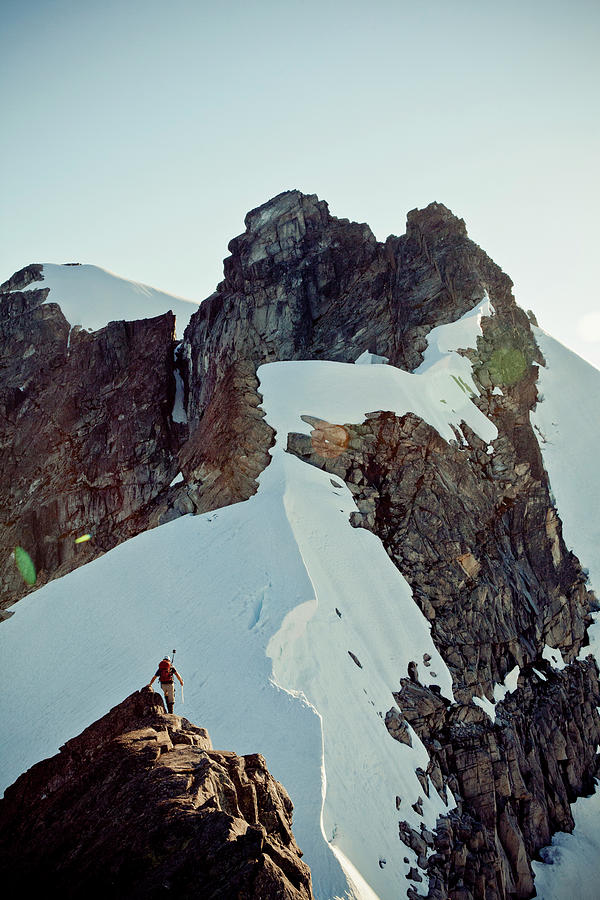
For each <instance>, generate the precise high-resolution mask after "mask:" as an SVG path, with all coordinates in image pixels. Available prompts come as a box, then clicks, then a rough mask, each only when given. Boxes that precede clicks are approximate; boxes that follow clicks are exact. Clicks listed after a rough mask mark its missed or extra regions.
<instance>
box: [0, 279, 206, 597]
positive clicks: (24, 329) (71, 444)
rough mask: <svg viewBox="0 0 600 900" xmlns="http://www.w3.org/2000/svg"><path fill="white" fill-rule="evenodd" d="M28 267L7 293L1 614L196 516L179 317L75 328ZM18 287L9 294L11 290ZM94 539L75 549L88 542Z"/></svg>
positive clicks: (2, 352)
mask: <svg viewBox="0 0 600 900" xmlns="http://www.w3.org/2000/svg"><path fill="white" fill-rule="evenodd" d="M39 268H40V267H35V266H32V267H28V268H27V269H25V270H23V271H22V272H20V273H18V274H17V275H16V276H14V277H13V279H11V280H10V281H9V282H7V283H6V284H5V285H3V286H2V287H3V288H4V289H5V291H4V292H3V293H1V292H0V372H1V375H2V377H1V381H0V422H1V431H0V454H1V456H2V472H1V476H0V501H1V502H0V507H1V509H2V516H1V524H2V535H1V539H0V567H1V568H2V573H3V574H2V581H1V585H0V607H2V606H8V605H9V604H10V603H12V602H14V600H16V599H18V598H19V597H21V596H22V595H23V593H25V592H26V590H27V586H26V585H25V584H24V582H23V580H22V579H21V577H20V575H19V572H18V570H17V568H16V566H14V565H11V564H10V560H9V555H10V553H11V552H12V550H13V548H14V547H15V546H23V547H24V548H25V550H27V552H28V553H29V554H30V555H31V557H32V559H33V561H34V563H35V566H36V569H37V573H38V578H37V584H36V586H39V585H41V584H43V583H44V582H45V581H47V580H49V579H50V578H53V577H56V576H57V575H61V574H64V573H65V572H67V571H69V570H70V569H72V568H74V567H76V566H78V565H81V564H82V563H83V562H88V561H89V560H90V559H92V558H93V557H94V556H97V555H99V554H101V553H104V552H105V551H107V550H109V549H111V548H112V547H114V546H116V544H118V543H120V542H121V541H123V540H125V539H127V538H129V537H131V536H132V535H134V534H138V533H139V532H140V531H143V530H145V529H147V528H149V527H152V526H153V525H155V524H157V523H158V522H159V521H161V518H165V517H168V514H169V510H171V509H173V508H175V510H176V511H177V510H179V512H178V513H177V514H181V512H189V511H191V510H193V508H194V507H193V504H192V502H191V501H190V500H189V498H188V497H187V496H186V488H185V485H175V486H173V488H170V483H171V481H172V480H173V478H174V476H175V475H176V474H177V472H178V470H179V464H178V461H177V450H178V448H179V445H180V443H181V440H182V439H183V438H184V437H185V434H186V429H185V426H184V425H179V424H177V423H174V422H173V421H172V419H171V411H172V408H173V401H174V397H175V381H174V372H173V346H174V317H173V315H172V314H169V313H166V314H165V315H164V316H159V317H157V318H154V319H144V320H140V321H137V322H111V323H110V324H109V325H107V326H106V327H105V328H102V329H100V330H99V331H96V332H93V333H88V332H86V331H85V330H83V329H78V328H74V329H71V327H70V325H69V323H68V322H67V321H66V319H65V317H64V315H63V314H62V312H61V310H60V307H59V306H58V305H57V304H55V303H49V302H45V300H46V297H47V295H48V289H47V288H43V287H42V286H41V285H42V284H43V282H40V288H36V287H35V283H36V282H33V281H32V279H35V278H36V276H39V272H38V269H39ZM15 285H16V286H17V287H19V288H20V287H23V288H26V289H23V290H16V289H15V290H11V287H14V286H15ZM85 533H91V535H92V540H90V541H89V542H87V543H83V544H79V545H77V544H75V539H76V538H77V537H79V536H81V535H82V534H85Z"/></svg>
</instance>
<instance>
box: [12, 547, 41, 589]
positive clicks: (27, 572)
mask: <svg viewBox="0 0 600 900" xmlns="http://www.w3.org/2000/svg"><path fill="white" fill-rule="evenodd" d="M15 562H16V564H17V569H18V570H19V572H20V573H21V575H22V576H23V580H24V581H26V582H27V584H35V579H36V577H37V576H36V573H35V566H34V564H33V560H32V558H31V557H30V555H29V553H28V552H27V550H24V549H23V548H22V547H15Z"/></svg>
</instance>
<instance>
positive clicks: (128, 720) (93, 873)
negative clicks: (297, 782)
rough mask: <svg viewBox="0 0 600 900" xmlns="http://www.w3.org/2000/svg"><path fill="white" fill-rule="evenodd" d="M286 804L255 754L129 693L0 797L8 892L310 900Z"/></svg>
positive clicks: (145, 695) (0, 857)
mask: <svg viewBox="0 0 600 900" xmlns="http://www.w3.org/2000/svg"><path fill="white" fill-rule="evenodd" d="M291 821H292V803H291V801H290V799H289V797H288V795H287V794H286V792H285V790H284V789H283V787H282V786H281V785H280V784H278V782H276V781H275V780H274V779H273V778H272V777H271V776H270V775H269V772H268V770H267V768H266V764H265V760H264V759H263V757H262V756H260V755H259V754H253V755H251V756H243V757H239V756H236V755H235V754H234V753H230V752H227V751H216V750H213V749H212V745H211V742H210V738H209V737H208V734H207V732H206V731H205V730H204V729H203V728H198V727H197V726H195V725H192V724H191V723H190V722H188V721H187V720H186V719H183V718H180V717H179V716H176V715H168V714H166V713H165V710H164V704H163V701H162V699H161V698H160V696H159V695H158V694H155V693H153V692H152V689H151V688H150V689H144V690H143V691H140V692H138V693H135V694H132V695H131V696H130V697H128V698H127V699H126V700H124V701H123V703H121V704H120V705H119V706H116V707H115V708H114V709H112V710H111V711H110V712H109V713H108V714H107V715H106V716H104V717H103V718H102V719H100V720H99V721H97V722H95V723H94V724H93V725H91V726H90V727H89V728H87V729H86V730H85V731H84V732H83V733H82V734H81V735H79V737H77V738H74V739H73V740H70V741H68V742H67V743H66V744H65V746H64V747H62V748H61V751H60V753H59V754H58V755H57V756H55V757H53V758H52V759H48V760H44V761H43V762H41V763H38V764H37V765H35V766H33V768H32V769H30V770H29V771H28V772H27V773H25V774H24V775H22V776H21V777H20V778H19V779H18V780H17V781H16V782H15V784H14V785H12V787H10V788H9V789H8V790H7V791H6V794H5V799H4V800H0V871H1V872H2V876H3V885H4V886H5V888H6V889H8V888H10V887H12V888H14V889H19V890H24V889H27V888H29V889H31V890H36V889H37V890H41V889H42V888H43V889H44V891H45V892H46V893H47V892H48V890H50V891H51V892H52V893H58V892H59V891H60V894H61V896H65V897H82V896H94V897H95V896H106V895H108V894H109V893H110V894H111V895H112V896H116V897H140V898H141V897H163V896H167V895H168V896H170V895H173V896H177V897H184V898H185V897H189V898H191V897H214V898H222V900H230V898H232V897H239V898H244V900H246V898H247V900H250V898H255V900H264V898H265V897H269V898H281V900H310V898H312V896H313V894H312V889H311V878H310V871H309V869H308V867H307V866H306V865H305V864H304V863H303V862H302V860H301V858H300V857H301V855H302V854H301V852H300V850H299V848H298V846H297V845H296V842H295V840H294V837H293V835H292V831H291Z"/></svg>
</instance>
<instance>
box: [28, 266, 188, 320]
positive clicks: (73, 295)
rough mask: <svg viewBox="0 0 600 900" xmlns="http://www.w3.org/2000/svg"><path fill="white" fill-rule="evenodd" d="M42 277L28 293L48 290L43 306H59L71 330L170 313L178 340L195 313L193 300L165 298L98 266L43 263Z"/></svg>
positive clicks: (157, 292)
mask: <svg viewBox="0 0 600 900" xmlns="http://www.w3.org/2000/svg"><path fill="white" fill-rule="evenodd" d="M42 275H43V282H38V281H36V282H34V283H33V284H31V285H30V286H29V290H33V289H34V288H50V293H49V294H48V298H47V300H46V303H58V304H59V306H60V308H61V309H62V311H63V315H64V317H65V319H66V320H67V321H68V322H69V323H70V324H71V325H72V326H75V325H80V326H81V327H82V328H86V329H88V330H89V331H97V330H98V328H103V327H104V326H105V325H108V323H109V322H114V321H119V320H121V319H125V320H126V321H129V322H132V321H135V320H136V319H151V318H153V317H154V316H159V315H162V314H163V313H165V312H168V311H169V310H172V311H173V312H174V313H175V316H176V317H177V322H176V327H177V334H178V336H180V337H181V336H182V335H183V331H184V329H185V327H186V325H187V324H188V322H189V319H190V316H191V315H192V313H194V312H196V310H197V309H198V304H197V303H195V302H194V301H193V300H185V299H184V298H183V297H174V296H172V295H171V294H164V293H163V292H162V291H157V290H156V289H155V288H152V287H148V286H147V285H145V284H139V283H138V282H136V281H128V280H127V279H126V278H120V277H119V276H118V275H114V274H113V273H112V272H109V271H108V270H107V269H101V268H99V267H98V266H90V265H65V266H59V265H55V264H53V263H44V265H43V267H42Z"/></svg>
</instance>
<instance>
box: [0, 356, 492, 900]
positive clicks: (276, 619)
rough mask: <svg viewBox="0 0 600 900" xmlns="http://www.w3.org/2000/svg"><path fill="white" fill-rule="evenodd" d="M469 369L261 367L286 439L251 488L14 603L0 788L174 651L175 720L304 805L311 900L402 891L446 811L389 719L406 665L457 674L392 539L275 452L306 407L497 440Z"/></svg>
mask: <svg viewBox="0 0 600 900" xmlns="http://www.w3.org/2000/svg"><path fill="white" fill-rule="evenodd" d="M465 346H466V344H465ZM453 362H454V363H456V366H453ZM464 363H465V360H464V359H462V358H461V357H459V356H458V355H457V354H455V353H454V352H450V353H447V354H446V355H445V356H444V355H443V354H440V356H439V359H438V360H437V362H434V363H432V364H431V365H429V366H428V367H427V368H426V369H424V370H423V372H422V373H420V374H409V373H406V372H401V371H400V370H398V369H395V368H394V367H392V366H388V365H366V366H355V365H353V364H352V365H350V364H341V363H332V362H289V363H273V364H271V365H267V366H263V367H261V369H260V370H259V377H260V383H261V386H260V390H261V393H262V395H263V406H264V408H265V410H266V413H267V421H268V422H269V423H270V424H272V425H273V427H274V428H275V429H276V431H277V444H276V446H275V448H274V449H273V450H272V451H271V452H272V462H271V464H270V465H269V466H268V467H267V469H266V470H265V471H264V472H263V473H262V475H261V477H260V487H259V491H258V493H257V494H256V496H254V497H252V498H251V499H250V500H248V501H246V502H244V503H239V504H235V505H233V506H229V507H226V508H224V509H221V510H218V511H217V512H214V513H209V514H206V515H202V516H196V517H193V516H186V517H183V518H180V519H178V520H176V521H174V522H171V523H169V524H167V525H163V526H161V527H160V528H156V529H154V530H152V531H148V532H146V533H144V534H141V535H139V536H138V537H136V538H134V539H132V540H130V541H127V542H126V543H124V544H121V545H120V546H119V547H116V548H115V549H114V550H112V551H111V552H110V553H108V554H106V555H104V556H102V557H100V558H99V559H97V560H95V561H94V562H92V563H89V564H88V565H86V566H84V567H82V568H80V569H78V570H76V571H75V572H72V573H71V574H70V575H68V576H66V577H64V578H62V579H60V580H57V581H55V582H53V583H51V584H49V585H47V586H46V587H44V588H41V589H40V590H39V591H37V592H35V593H34V594H31V595H29V596H28V597H26V598H25V599H24V600H22V601H20V602H19V603H18V604H17V605H16V606H15V608H14V615H13V616H12V617H11V618H9V619H8V620H7V621H6V622H5V623H3V624H2V625H1V626H0V654H1V656H2V658H3V659H9V660H10V670H11V685H13V686H14V693H13V694H9V693H8V692H6V691H3V692H2V694H1V697H0V716H1V720H2V723H3V728H2V731H1V733H0V766H1V768H0V779H1V781H0V784H1V788H2V789H3V788H4V787H6V785H8V784H10V783H11V782H12V781H13V780H14V779H15V778H16V777H17V776H18V775H19V774H20V773H21V772H22V771H23V770H24V769H25V768H27V767H28V766H30V765H31V764H32V763H34V762H36V761H37V760H39V759H41V758H43V757H45V756H48V755H51V754H52V753H55V752H56V750H57V749H58V747H59V745H60V744H61V743H63V742H64V741H65V740H67V739H68V738H71V737H73V736H74V735H75V734H77V733H79V732H80V731H81V730H82V729H83V728H84V727H86V726H87V725H88V724H90V723H91V722H92V721H94V720H95V719H97V718H98V717H99V716H101V715H103V714H104V713H105V712H106V711H107V710H108V709H109V708H110V707H111V706H113V705H115V704H117V703H118V702H120V701H121V700H122V699H123V698H124V697H125V696H126V695H127V694H128V693H130V692H131V691H133V690H135V689H137V688H140V687H141V686H143V685H144V684H147V683H148V681H149V680H150V678H151V676H152V675H153V674H154V671H155V669H156V663H157V661H158V659H159V658H160V657H161V656H163V655H164V654H165V653H167V652H170V651H171V650H172V649H173V648H175V649H176V650H177V656H176V664H177V667H178V669H179V671H180V672H181V673H182V675H183V677H184V679H185V681H186V686H185V705H184V706H182V705H181V704H180V703H179V704H178V705H177V706H176V712H179V713H182V714H184V715H186V716H187V717H188V718H189V719H190V720H192V721H193V722H196V723H198V724H201V725H203V726H205V727H206V728H207V729H208V731H209V732H210V734H211V737H212V739H213V743H214V745H215V746H216V747H218V748H221V749H231V750H234V751H236V752H237V753H253V752H257V751H258V752H261V753H262V754H263V755H264V756H265V758H266V760H267V764H268V766H269V768H270V770H271V772H272V773H273V774H274V776H275V777H276V778H278V779H279V780H280V781H281V782H282V783H283V784H284V785H285V787H286V789H287V790H288V791H289V793H290V795H291V798H292V800H293V802H294V807H295V809H294V826H293V827H294V833H295V835H296V838H297V840H298V843H299V845H300V846H301V848H302V849H303V851H304V853H305V859H306V862H307V863H308V864H309V865H310V867H311V869H312V873H313V882H314V888H315V895H316V897H317V898H320V900H329V898H332V897H335V896H344V895H345V894H346V893H348V891H350V892H351V894H352V895H353V896H356V897H360V898H362V900H372V898H373V896H376V897H380V898H381V900H388V898H390V900H391V898H394V900H396V898H397V897H402V896H405V894H406V889H407V887H408V886H409V884H410V882H408V881H407V880H406V873H407V872H408V869H409V868H410V866H411V865H414V864H415V863H416V859H415V855H414V853H413V852H412V851H411V850H409V849H408V848H407V847H405V846H404V844H402V843H401V842H400V840H399V838H398V821H399V820H400V819H405V820H407V821H408V822H410V823H411V825H412V826H413V827H415V828H417V829H419V827H420V825H421V824H422V823H425V824H428V825H429V826H430V827H432V826H434V825H435V820H436V817H437V815H438V814H439V813H440V812H442V811H443V810H444V808H445V806H444V803H443V802H442V800H441V799H440V798H439V796H438V795H437V792H436V791H435V788H434V787H433V786H431V788H430V797H429V798H427V797H425V796H424V792H423V789H422V787H421V784H420V782H419V781H418V779H417V777H416V775H415V768H416V767H417V766H421V767H422V768H426V766H427V761H428V757H427V754H426V752H425V750H424V748H423V747H422V745H421V744H420V742H419V741H418V739H417V738H416V735H414V734H413V747H412V748H409V747H407V746H406V745H404V744H400V743H398V742H397V741H394V740H393V739H392V738H391V737H390V735H389V734H388V732H387V729H386V727H385V724H384V716H385V713H386V711H387V710H388V709H390V708H391V707H392V706H393V705H394V699H393V696H392V691H394V690H396V689H398V687H399V682H400V678H401V677H403V676H405V675H406V674H407V666H408V663H409V661H411V660H415V661H417V662H422V659H423V655H424V654H425V653H428V654H429V655H430V656H431V664H430V667H429V668H426V667H424V666H423V665H421V667H420V669H419V671H420V673H421V678H422V679H424V680H425V681H426V682H427V683H436V684H438V685H439V686H440V688H441V690H442V693H443V694H445V695H446V696H448V697H451V682H450V675H449V672H448V670H447V669H446V667H445V665H444V663H443V661H442V660H441V658H440V656H439V654H438V652H437V651H436V649H435V647H434V645H433V642H432V640H431V636H430V629H429V624H428V622H427V621H426V619H425V618H424V617H423V616H422V615H421V613H420V612H419V610H418V608H417V606H416V604H415V603H414V601H413V600H412V596H411V591H410V588H409V586H408V584H407V583H406V581H405V580H404V578H403V577H402V576H401V575H400V573H399V572H398V570H397V569H396V568H395V567H394V566H393V564H392V563H391V561H390V559H389V557H388V555H387V553H386V552H385V550H384V548H383V545H382V544H381V542H380V541H379V540H378V539H377V538H376V537H375V536H374V535H373V534H371V533H370V532H368V531H366V530H364V529H355V528H352V527H351V525H350V524H349V516H350V513H351V512H352V511H353V510H354V509H355V508H356V507H355V504H354V501H353V499H352V496H351V494H350V492H349V491H348V489H347V488H346V487H345V486H344V485H341V486H340V484H339V483H338V482H337V481H336V482H335V484H332V481H331V479H330V477H329V475H328V474H327V473H325V472H322V471H320V470H318V469H316V468H314V467H311V466H308V465H306V464H305V463H303V462H301V461H300V460H298V459H297V458H295V457H293V456H290V455H289V454H287V453H285V451H284V447H285V445H286V442H287V434H288V432H289V431H304V432H307V431H309V428H308V426H307V425H306V424H305V423H304V422H303V421H302V419H301V416H302V415H309V416H315V417H320V418H323V419H326V420H327V421H330V422H333V423H338V424H343V423H344V422H348V423H349V422H355V423H358V422H360V421H362V420H363V419H364V416H365V414H366V413H368V412H370V411H374V410H379V409H383V410H392V411H394V412H396V413H398V414H403V413H405V412H407V411H409V410H411V411H413V412H415V413H417V414H418V415H421V416H422V417H423V418H424V419H425V420H426V421H428V422H430V424H431V425H432V426H433V427H435V428H437V429H438V430H439V432H440V434H441V435H442V436H443V437H444V438H446V439H448V440H454V439H455V433H454V431H453V429H452V426H455V427H458V426H459V425H460V422H461V420H463V419H464V420H465V421H467V422H468V423H469V425H470V426H471V428H473V429H474V430H475V431H477V432H478V433H479V434H480V435H481V436H482V437H483V438H484V440H487V441H491V440H493V439H494V437H495V434H496V431H495V428H494V426H493V425H492V424H491V423H490V422H488V420H487V419H485V417H484V416H483V415H482V414H481V412H479V410H477V409H476V407H475V406H474V405H473V403H472V402H471V399H470V396H471V395H470V392H469V390H465V389H464V387H462V386H461V385H460V384H459V381H458V379H459V377H463V381H466V377H465V375H466V374H468V373H466V370H465V369H464ZM442 401H445V402H442ZM48 537H49V538H51V537H52V536H48ZM350 653H352V654H353V656H354V657H356V659H357V660H358V661H359V663H360V666H359V665H357V663H356V662H355V661H354V659H353V657H352V656H351V655H350ZM396 796H398V797H400V798H401V805H400V810H399V811H398V810H397V809H396ZM419 797H421V798H422V800H423V817H421V816H420V815H419V814H418V813H417V812H415V811H414V810H413V809H412V804H413V803H415V802H416V801H417V800H418V798H419ZM450 801H451V802H452V797H451V796H450ZM332 850H333V853H332ZM336 854H337V856H336ZM404 857H406V858H408V859H409V863H408V864H406V863H405V862H404ZM344 873H345V874H344Z"/></svg>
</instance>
